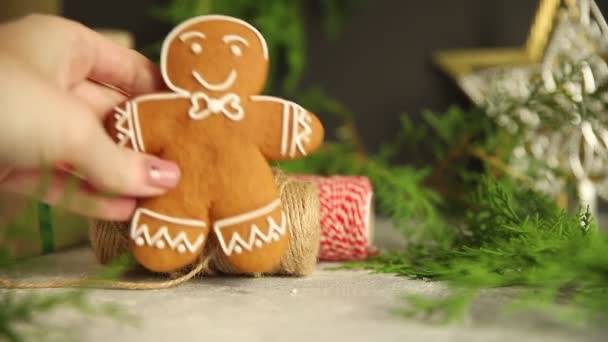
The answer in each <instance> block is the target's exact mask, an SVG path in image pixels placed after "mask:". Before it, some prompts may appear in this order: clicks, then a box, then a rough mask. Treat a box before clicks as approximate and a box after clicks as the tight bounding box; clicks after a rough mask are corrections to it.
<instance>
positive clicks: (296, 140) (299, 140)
mask: <svg viewBox="0 0 608 342" xmlns="http://www.w3.org/2000/svg"><path fill="white" fill-rule="evenodd" d="M290 104H291V107H292V108H291V109H292V111H293V120H292V121H291V122H292V124H293V127H292V130H291V148H290V150H289V156H290V157H292V158H293V157H295V156H296V149H297V150H298V151H300V153H301V154H302V155H303V156H305V155H306V150H305V149H304V143H308V142H310V134H312V127H310V122H311V118H310V115H308V113H307V112H306V110H304V108H302V107H300V106H299V105H297V104H295V103H290Z"/></svg>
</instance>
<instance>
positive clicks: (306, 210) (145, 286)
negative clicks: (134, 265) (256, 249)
mask: <svg viewBox="0 0 608 342" xmlns="http://www.w3.org/2000/svg"><path fill="white" fill-rule="evenodd" d="M273 173H274V177H275V183H276V184H277V186H278V188H279V193H280V196H281V201H282V204H283V209H284V211H285V214H286V216H287V220H288V224H289V227H290V228H291V231H290V233H291V236H290V240H289V244H288V247H287V252H286V253H285V255H284V256H283V259H282V260H281V263H280V265H279V267H278V268H277V269H276V270H275V271H274V272H272V273H271V274H274V275H291V276H303V275H308V274H310V273H312V271H313V270H314V268H315V265H316V263H317V257H318V253H319V245H320V220H319V207H320V204H319V196H318V190H317V187H316V186H315V185H314V184H313V183H311V182H307V181H302V180H298V179H295V178H292V177H289V176H287V175H285V174H283V173H282V172H280V171H279V170H276V169H275V170H273ZM89 237H90V240H91V247H92V249H93V252H94V254H95V257H96V258H97V260H98V261H99V262H100V263H101V264H108V263H110V262H111V261H112V260H114V259H115V258H117V257H120V256H124V255H125V254H129V253H130V250H129V224H128V222H110V221H93V222H92V223H91V226H90V228H89ZM217 273H221V274H239V273H238V272H236V271H235V270H234V269H233V268H232V267H231V265H230V263H229V262H228V260H227V258H226V257H225V256H224V254H223V253H222V251H221V249H220V247H219V244H218V243H217V241H216V239H215V238H211V239H209V241H208V243H207V245H206V246H205V249H204V250H203V253H202V255H201V256H200V258H199V260H198V262H197V263H195V264H193V265H191V266H189V267H187V268H185V269H184V270H182V271H180V272H175V273H173V274H168V275H167V276H168V277H167V278H168V279H167V280H163V281H152V282H150V281H142V282H139V281H114V280H89V279H60V280H57V281H48V282H36V283H30V282H18V281H12V280H6V279H0V287H3V288H21V289H34V288H61V287H93V288H112V289H127V290H152V289H164V288H169V287H173V286H176V285H179V284H182V283H184V282H186V281H188V280H190V279H192V278H194V277H196V276H198V275H211V274H217ZM246 275H250V276H261V274H253V273H252V274H246Z"/></svg>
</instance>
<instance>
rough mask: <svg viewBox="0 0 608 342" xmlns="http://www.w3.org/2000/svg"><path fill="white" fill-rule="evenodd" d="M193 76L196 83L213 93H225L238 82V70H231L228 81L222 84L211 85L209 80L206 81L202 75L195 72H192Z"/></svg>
mask: <svg viewBox="0 0 608 342" xmlns="http://www.w3.org/2000/svg"><path fill="white" fill-rule="evenodd" d="M192 76H193V77H194V79H196V81H197V82H198V83H199V84H200V85H202V86H203V87H205V88H206V89H208V90H211V91H224V90H227V89H228V88H230V87H232V85H233V84H234V81H236V76H237V74H236V70H234V69H233V70H230V73H229V74H228V76H227V77H226V79H225V80H224V81H222V82H220V83H209V82H207V80H205V79H204V78H203V76H201V74H200V73H199V72H198V71H196V70H194V71H192Z"/></svg>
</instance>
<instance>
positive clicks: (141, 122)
mask: <svg viewBox="0 0 608 342" xmlns="http://www.w3.org/2000/svg"><path fill="white" fill-rule="evenodd" d="M179 102H180V101H179V99H176V96H175V95H171V94H166V95H165V94H154V95H146V96H141V97H136V98H133V99H130V100H128V101H125V102H123V103H122V104H120V105H118V106H116V107H115V108H114V110H113V113H112V114H110V115H109V116H108V117H107V118H106V120H105V123H104V125H105V128H106V131H107V132H108V134H109V135H110V137H111V138H112V139H113V140H114V141H115V142H116V143H117V144H118V145H119V146H122V147H125V148H130V149H132V150H135V151H138V152H145V153H149V154H157V153H158V152H159V151H160V150H161V149H162V143H163V142H164V141H165V137H164V136H163V135H165V134H167V132H168V131H169V130H170V129H171V127H172V126H173V122H174V121H175V120H174V119H175V117H174V116H172V115H162V114H171V110H167V108H171V106H172V105H173V106H174V107H175V106H178V104H179ZM181 102H183V101H181ZM158 127H162V129H159V128H158Z"/></svg>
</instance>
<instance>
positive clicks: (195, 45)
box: [190, 43, 203, 55]
mask: <svg viewBox="0 0 608 342" xmlns="http://www.w3.org/2000/svg"><path fill="white" fill-rule="evenodd" d="M190 51H192V53H193V54H195V55H200V54H201V52H203V47H202V46H201V44H199V43H192V44H190Z"/></svg>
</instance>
